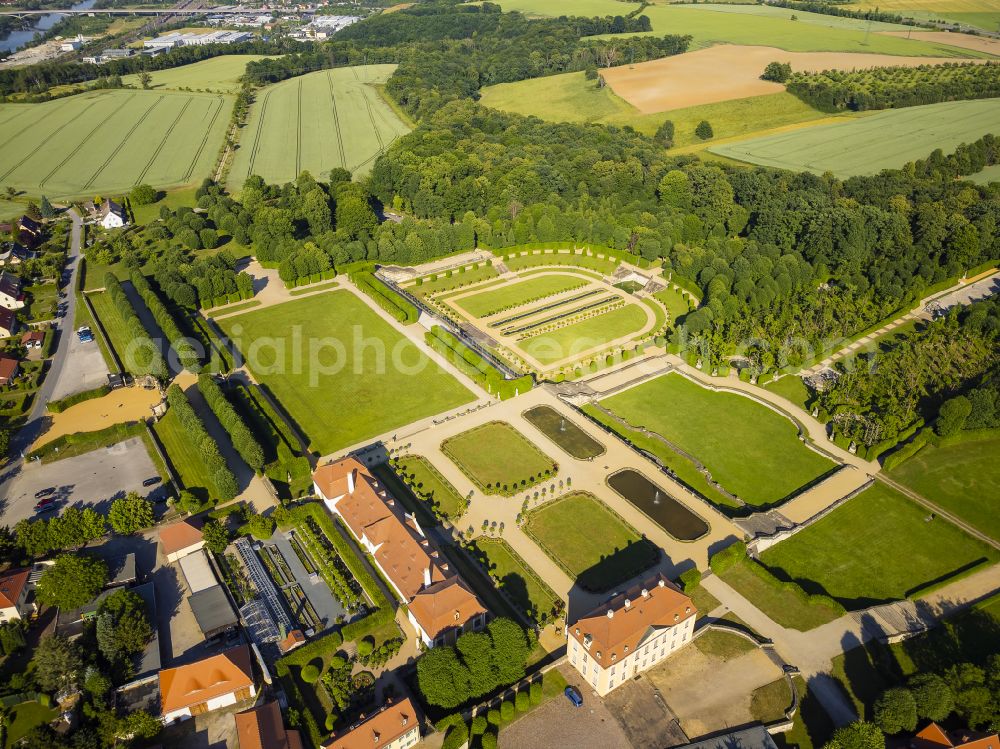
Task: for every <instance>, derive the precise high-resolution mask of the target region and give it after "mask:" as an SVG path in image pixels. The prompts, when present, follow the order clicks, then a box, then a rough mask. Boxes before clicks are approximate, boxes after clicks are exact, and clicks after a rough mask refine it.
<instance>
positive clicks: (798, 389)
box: [764, 375, 812, 410]
mask: <svg viewBox="0 0 1000 749" xmlns="http://www.w3.org/2000/svg"><path fill="white" fill-rule="evenodd" d="M764 389H765V390H770V391H771V392H772V393H774V394H776V395H780V396H781V397H782V398H787V399H788V400H790V401H791V402H792V403H794V404H795V405H796V406H798V407H799V408H801V409H803V410H805V408H806V401H808V400H809V398H811V397H812V391H811V390H809V388H808V387H807V386H806V384H805V382H803V381H802V378H801V377H796V376H795V375H785V376H784V377H782V378H781V379H780V380H772V381H771V382H769V383H767V384H766V385H764Z"/></svg>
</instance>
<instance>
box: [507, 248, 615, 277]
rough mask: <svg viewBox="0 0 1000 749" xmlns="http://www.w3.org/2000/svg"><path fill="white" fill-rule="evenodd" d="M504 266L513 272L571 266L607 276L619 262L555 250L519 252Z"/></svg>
mask: <svg viewBox="0 0 1000 749" xmlns="http://www.w3.org/2000/svg"><path fill="white" fill-rule="evenodd" d="M504 264H505V265H506V266H507V267H508V268H509V269H510V270H512V271H519V270H524V269H525V268H537V267H540V266H545V265H569V266H573V267H577V268H587V269H588V270H593V271H597V272H598V273H601V274H603V275H606V276H607V275H611V274H612V273H614V272H615V269H616V268H617V267H618V265H619V263H618V261H617V260H612V259H610V258H606V257H604V258H601V257H596V256H594V255H586V254H584V253H582V252H556V251H555V250H552V251H548V252H543V251H532V252H524V253H520V252H519V253H517V254H516V255H513V256H511V257H510V258H509V259H505V260H504Z"/></svg>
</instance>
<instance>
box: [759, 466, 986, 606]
mask: <svg viewBox="0 0 1000 749" xmlns="http://www.w3.org/2000/svg"><path fill="white" fill-rule="evenodd" d="M929 516H930V513H929V512H928V511H927V510H926V509H924V508H923V507H921V506H920V505H918V504H916V503H915V502H913V501H911V500H910V499H908V498H907V497H905V496H903V495H902V494H899V493H898V492H896V491H894V490H892V489H890V488H888V487H886V486H885V485H883V484H881V483H878V482H876V483H875V485H874V486H872V487H871V488H870V489H867V490H865V491H864V492H862V493H861V494H859V495H858V496H857V497H855V498H854V499H852V500H850V501H849V502H847V504H844V505H842V506H841V507H839V508H837V509H836V510H834V511H833V512H831V513H830V514H829V515H827V516H826V517H825V518H823V519H822V520H819V521H818V522H816V523H815V524H813V525H811V526H809V527H808V528H806V529H805V530H803V531H802V532H801V533H798V534H796V535H795V536H793V537H791V538H789V539H788V540H786V541H783V542H782V543H780V544H778V545H776V546H773V547H771V548H770V549H768V550H767V551H765V552H764V553H763V554H761V562H762V563H763V564H764V565H766V566H767V567H769V568H771V569H772V571H774V573H775V574H776V575H777V576H778V577H779V578H789V579H793V580H796V581H798V582H799V583H800V584H801V585H802V587H803V588H805V590H806V591H807V592H810V593H812V592H826V593H827V594H829V595H830V596H832V597H833V598H835V599H837V600H839V601H840V602H841V603H843V604H844V606H845V607H847V608H849V609H850V608H861V607H865V606H869V605H871V604H874V603H878V602H881V601H887V600H893V599H902V598H907V597H909V596H912V595H914V594H915V593H916V592H917V591H919V590H920V589H921V588H925V587H926V586H929V585H932V584H936V583H941V582H944V581H946V580H948V579H949V578H951V577H953V576H955V575H958V574H961V573H963V572H965V571H967V570H970V569H972V568H973V567H975V566H976V565H977V564H979V563H980V562H982V561H983V560H988V561H989V562H996V561H997V559H998V558H1000V555H998V553H997V552H996V551H995V550H994V549H993V548H991V547H989V546H987V545H986V544H984V543H983V542H981V541H978V540H976V539H974V538H972V537H971V536H968V535H966V534H965V533H964V532H963V531H962V530H960V529H959V528H957V527H956V526H954V525H952V524H951V523H949V522H948V521H947V520H944V519H943V518H940V517H937V518H934V519H933V520H928V517H929ZM901 550H904V551H902V552H901Z"/></svg>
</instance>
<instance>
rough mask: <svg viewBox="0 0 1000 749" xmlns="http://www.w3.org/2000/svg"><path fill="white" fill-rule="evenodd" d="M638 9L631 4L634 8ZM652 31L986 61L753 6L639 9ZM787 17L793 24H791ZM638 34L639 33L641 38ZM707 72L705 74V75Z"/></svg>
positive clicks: (569, 0)
mask: <svg viewBox="0 0 1000 749" xmlns="http://www.w3.org/2000/svg"><path fill="white" fill-rule="evenodd" d="M500 5H501V6H502V7H503V9H504V10H508V11H509V10H519V11H521V12H523V13H528V14H531V15H545V16H561V15H569V16H574V15H581V14H584V15H598V16H615V15H624V14H625V13H627V12H628V10H629V7H630V6H629V5H623V4H622V3H620V2H617V0H586V2H585V5H584V7H585V8H586V9H587V11H586V12H584V10H583V9H581V7H580V3H579V2H578V1H577V0H500ZM638 7H639V6H638V5H636V6H634V8H635V9H637V8H638ZM642 13H643V15H646V16H649V20H650V21H651V22H652V25H653V31H651V32H647V34H658V35H663V34H690V35H691V36H692V37H694V42H693V45H692V47H693V48H698V47H705V46H708V45H710V44H716V43H721V42H728V43H731V44H759V45H765V46H773V47H778V48H780V49H787V50H790V51H793V52H879V53H882V54H887V55H916V56H920V57H925V56H942V57H953V56H954V57H986V56H987V55H982V54H977V53H975V52H972V51H971V50H961V49H958V48H956V47H950V46H947V45H944V44H936V43H932V42H924V41H918V40H915V39H906V38H904V37H893V36H882V35H879V34H875V33H873V32H876V31H906V30H907V28H909V27H907V26H902V25H898V24H891V23H872V24H871V25H870V26H869V23H868V22H867V21H864V20H859V19H854V18H840V17H837V16H828V15H824V14H820V13H807V12H805V11H801V10H788V9H785V8H777V7H770V6H766V5H757V4H741V5H712V4H708V3H699V4H697V5H689V4H684V5H669V4H660V5H651V6H650V7H648V8H644V9H643V11H642ZM792 15H795V16H796V20H794V21H793V20H792V18H791V17H792ZM642 35H643V34H640V36H642ZM710 73H711V71H706V74H710Z"/></svg>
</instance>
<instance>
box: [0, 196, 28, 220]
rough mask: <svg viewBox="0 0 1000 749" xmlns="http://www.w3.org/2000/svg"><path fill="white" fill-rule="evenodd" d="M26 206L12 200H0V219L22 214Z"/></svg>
mask: <svg viewBox="0 0 1000 749" xmlns="http://www.w3.org/2000/svg"><path fill="white" fill-rule="evenodd" d="M26 207H27V206H26V205H25V204H24V203H18V202H17V201H14V200H0V221H5V220H7V219H9V218H16V217H17V216H21V215H23V214H24V209H25V208H26Z"/></svg>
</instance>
